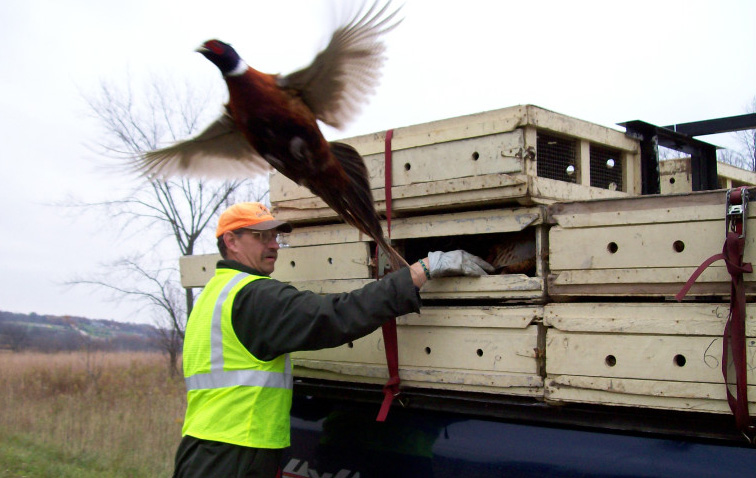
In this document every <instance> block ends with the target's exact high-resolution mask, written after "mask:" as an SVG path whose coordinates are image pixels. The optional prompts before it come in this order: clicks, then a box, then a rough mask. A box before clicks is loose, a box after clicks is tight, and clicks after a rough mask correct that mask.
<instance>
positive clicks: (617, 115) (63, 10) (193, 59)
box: [0, 0, 756, 322]
mask: <svg viewBox="0 0 756 478" xmlns="http://www.w3.org/2000/svg"><path fill="white" fill-rule="evenodd" d="M404 5H405V6H404V9H403V13H404V16H405V20H404V22H403V23H402V25H401V26H400V27H399V28H398V29H397V30H395V31H393V32H391V34H390V36H389V37H388V38H387V43H388V45H389V51H388V55H389V58H388V62H387V64H386V66H385V68H384V76H383V80H382V83H381V86H380V88H379V90H378V91H377V94H376V95H375V96H374V97H372V99H371V101H370V103H369V104H368V105H367V106H366V107H365V108H364V110H363V112H362V114H361V116H360V117H359V118H358V120H357V121H356V122H355V123H353V124H352V125H350V127H349V129H347V130H345V131H343V132H333V131H329V132H328V133H327V136H328V137H329V138H330V139H337V138H340V137H349V136H354V135H357V134H364V133H370V132H375V131H383V130H386V129H388V128H392V127H399V126H407V125H412V124H417V123H423V122H428V121H434V120H438V119H443V118H449V117H454V116H459V115H464V114H471V113H477V112H481V111H487V110H492V109H498V108H504V107H508V106H513V105H517V104H535V105H538V106H541V107H543V108H546V109H550V110H553V111H557V112H559V113H563V114H566V115H569V116H573V117H577V118H580V119H583V120H587V121H591V122H595V123H599V124H602V125H605V126H610V127H616V126H615V124H616V123H618V122H623V121H628V120H635V119H640V120H644V121H647V122H650V123H654V124H658V125H666V124H672V123H683V122H688V121H696V120H703V119H710V118H718V117H723V116H731V115H738V114H743V113H746V112H747V111H746V107H747V105H749V104H750V103H751V101H752V99H753V98H754V96H756V27H754V24H755V22H756V2H754V1H752V0H739V1H736V0H717V1H691V0H686V1H665V0H655V1H633V2H613V1H595V2H588V1H577V0H573V1H537V0H530V1H523V0H518V1H507V0H496V1H494V0H489V1H484V0H465V1H458V0H457V1H444V0H405V2H404ZM338 6H339V2H338V1H337V0H333V1H330V2H319V1H315V0H297V1H294V0H277V1H270V0H265V1H262V0H260V1H258V0H246V1H224V0H214V1H202V2H199V1H189V0H182V1H167V0H131V1H128V2H125V1H109V0H101V1H95V0H89V1H87V0H66V1H57V0H49V1H43V0H3V1H2V2H0V39H1V40H2V45H3V54H2V63H0V73H1V74H0V84H1V85H2V88H0V134H1V135H2V142H1V143H0V144H1V145H2V152H1V153H0V154H1V155H2V173H0V200H1V201H2V208H3V209H2V210H3V212H2V214H1V215H0V310H8V311H12V312H24V313H28V312H36V313H40V314H43V313H44V314H55V315H66V314H69V315H81V316H85V317H90V318H101V319H115V320H123V321H133V322H150V321H151V317H150V316H148V315H147V314H145V313H141V314H139V313H135V312H134V306H133V305H132V304H129V303H122V304H115V303H113V302H112V301H108V300H106V299H107V297H105V296H104V294H102V293H100V292H97V291H96V290H92V289H85V288H81V289H80V288H73V289H71V288H66V287H63V286H62V285H61V284H62V283H63V282H65V281H67V280H70V279H71V278H72V277H75V276H87V275H91V274H95V273H98V272H103V271H105V270H106V269H105V267H104V265H105V264H108V263H110V262H112V261H114V260H115V259H117V258H119V257H121V256H123V255H124V254H125V253H127V252H129V251H130V250H133V249H134V246H143V244H140V243H139V242H138V241H139V240H140V237H139V236H137V237H134V236H131V235H128V234H127V235H124V236H121V234H119V233H118V232H117V231H115V230H113V228H112V227H110V226H109V225H108V223H107V222H106V221H104V220H103V218H102V217H97V216H91V215H87V216H84V217H80V218H78V219H77V218H75V217H74V216H73V215H71V214H70V213H67V212H66V211H65V210H64V209H62V208H61V207H58V206H54V205H53V204H54V203H59V202H61V201H63V200H65V199H66V198H67V197H69V196H75V197H78V198H81V199H84V200H89V201H96V200H100V199H107V198H113V197H114V196H116V195H118V194H119V192H120V191H123V188H124V187H125V185H127V184H129V181H131V179H129V178H127V177H124V176H122V175H119V174H114V173H113V172H112V171H111V172H106V171H103V169H102V168H99V167H98V164H101V160H99V159H98V157H97V155H96V154H94V153H93V152H92V150H91V148H88V147H87V146H88V145H90V146H91V145H92V144H93V143H94V142H96V141H97V139H98V134H100V130H99V128H98V125H97V124H96V123H95V122H94V120H92V119H91V118H90V117H88V115H87V107H86V104H85V103H84V101H83V99H82V95H83V94H87V93H90V92H92V91H93V89H94V88H96V87H97V85H98V84H99V82H101V81H103V80H105V81H110V82H114V83H119V82H121V81H123V80H124V78H125V77H126V76H127V75H131V76H132V78H135V79H136V80H139V79H142V78H148V77H149V76H150V75H154V74H158V75H161V76H165V77H168V78H173V79H174V80H175V81H180V82H184V81H186V79H192V81H196V82H197V84H198V85H215V87H217V91H218V95H219V99H218V111H220V105H221V103H222V102H223V100H224V91H225V89H224V88H225V87H224V85H223V83H222V80H221V78H220V75H219V73H218V71H217V69H216V68H215V66H213V65H212V64H211V63H209V62H208V61H207V60H205V59H204V58H203V57H202V56H201V55H199V54H197V53H195V52H194V49H195V48H196V47H197V46H199V45H200V44H201V43H202V42H203V41H205V40H207V39H209V38H219V39H222V40H224V41H227V42H229V43H232V44H233V45H234V46H235V47H236V49H237V50H238V51H239V53H240V54H241V55H242V57H243V58H245V60H247V62H248V63H249V64H250V65H252V66H253V67H255V68H257V69H258V70H261V71H265V72H269V73H277V72H281V73H288V72H290V71H292V70H294V69H298V68H300V67H302V66H305V65H306V64H308V63H309V62H310V60H311V59H312V58H313V57H314V55H315V54H316V53H317V51H318V50H319V49H320V48H322V47H324V46H325V44H326V43H327V39H328V37H329V36H330V33H331V30H332V27H333V17H334V15H333V14H332V13H333V11H335V10H337V9H338ZM618 129H619V128H618ZM702 139H704V140H706V139H707V138H702ZM723 141H725V140H718V141H712V142H715V143H716V144H721V143H722V142H723ZM207 252H211V251H207Z"/></svg>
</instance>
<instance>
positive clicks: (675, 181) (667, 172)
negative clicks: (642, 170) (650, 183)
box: [659, 157, 756, 194]
mask: <svg viewBox="0 0 756 478" xmlns="http://www.w3.org/2000/svg"><path fill="white" fill-rule="evenodd" d="M717 181H718V182H719V187H720V188H723V189H730V188H736V187H739V186H754V185H756V173H754V172H753V171H746V170H745V169H741V168H737V167H735V166H732V165H730V164H727V163H723V162H721V161H718V162H717ZM659 182H660V186H661V193H662V194H678V193H689V192H692V191H693V172H692V169H691V166H690V158H689V157H688V158H678V159H667V160H664V161H660V162H659Z"/></svg>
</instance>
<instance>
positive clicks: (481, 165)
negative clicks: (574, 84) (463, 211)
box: [270, 105, 638, 223]
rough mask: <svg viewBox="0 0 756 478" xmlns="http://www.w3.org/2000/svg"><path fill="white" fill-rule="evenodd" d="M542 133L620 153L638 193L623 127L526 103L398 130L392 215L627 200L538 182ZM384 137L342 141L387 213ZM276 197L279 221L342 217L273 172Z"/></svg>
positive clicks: (633, 146) (631, 146) (632, 146)
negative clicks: (360, 159) (360, 162)
mask: <svg viewBox="0 0 756 478" xmlns="http://www.w3.org/2000/svg"><path fill="white" fill-rule="evenodd" d="M536 130H542V131H549V132H556V133H560V134H566V135H569V136H572V137H576V138H580V139H581V141H583V142H585V144H586V145H587V144H588V142H590V143H594V144H598V145H603V146H610V147H612V148H615V149H618V150H619V151H621V153H622V157H623V163H624V164H625V169H627V170H628V173H627V175H626V176H627V177H626V178H625V183H626V184H628V185H629V188H628V190H627V191H628V192H629V193H630V194H635V193H636V189H637V188H636V184H635V183H636V181H635V178H636V177H637V176H638V174H637V173H636V171H635V169H638V160H637V151H638V146H637V142H636V141H635V140H632V139H630V138H628V137H626V136H625V135H624V134H623V133H621V132H619V131H616V130H612V129H609V128H606V127H603V126H599V125H595V124H591V123H588V122H585V121H581V120H577V119H575V118H570V117H567V116H564V115H560V114H557V113H554V112H551V111H547V110H544V109H542V108H538V107H536V106H532V105H526V106H517V107H512V108H505V109H502V110H496V111H491V112H486V113H481V114H478V115H470V116H463V117H459V118H451V119H447V120H441V121H437V122H432V123H427V124H421V125H414V126H408V127H404V128H398V129H395V130H394V135H393V140H392V151H393V154H392V156H393V159H392V170H391V174H392V198H393V201H392V211H393V212H394V214H395V215H411V214H418V213H421V212H429V211H436V210H439V209H444V208H446V209H449V208H462V207H466V208H472V207H475V206H477V205H481V204H491V203H493V204H496V203H516V204H522V205H532V204H548V203H550V202H553V201H560V200H568V199H571V200H575V199H588V198H594V197H614V196H623V195H627V193H623V192H619V191H608V190H604V189H600V188H592V187H590V186H588V185H581V184H572V183H565V182H561V181H552V180H541V179H545V178H538V177H537V176H536V169H535V167H534V164H535V159H536V158H535V156H534V153H535V148H536ZM384 140H385V132H381V133H376V134H371V135H365V136H360V137H356V138H348V139H345V140H343V141H344V142H346V143H349V144H351V145H353V146H354V147H355V148H356V149H357V150H358V151H359V152H360V153H361V154H362V155H363V156H364V158H365V162H366V166H367V169H368V173H369V176H370V183H371V188H372V189H373V196H374V199H375V202H376V209H377V210H378V211H379V212H385V191H384V177H385V172H384V171H385V158H384V148H385V145H384ZM586 184H588V183H587V181H586ZM270 197H271V203H272V205H273V208H274V210H275V212H276V214H277V216H280V218H281V219H284V220H287V221H290V222H297V223H299V222H302V223H306V222H320V221H326V220H334V219H337V217H336V215H335V213H333V211H331V210H330V208H328V207H327V206H326V205H325V203H324V202H323V201H321V200H320V199H319V198H317V197H315V196H314V195H313V194H312V193H311V192H310V191H309V190H308V189H306V188H304V187H301V186H298V185H296V184H294V183H293V182H292V181H290V180H289V179H287V178H286V177H284V176H283V175H281V174H275V173H274V174H272V175H271V178H270Z"/></svg>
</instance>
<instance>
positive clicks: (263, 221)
mask: <svg viewBox="0 0 756 478" xmlns="http://www.w3.org/2000/svg"><path fill="white" fill-rule="evenodd" d="M242 228H245V229H254V230H256V231H267V230H270V229H278V230H280V231H281V232H291V224H289V223H288V222H284V221H278V220H276V218H274V217H273V215H272V214H271V213H270V211H269V210H268V208H267V207H265V205H264V204H261V203H259V202H241V203H238V204H234V205H233V206H231V207H230V208H228V209H226V210H225V211H223V213H222V214H221V215H220V218H219V219H218V229H216V230H215V237H220V236H222V235H223V233H224V232H227V231H235V230H236V229H242Z"/></svg>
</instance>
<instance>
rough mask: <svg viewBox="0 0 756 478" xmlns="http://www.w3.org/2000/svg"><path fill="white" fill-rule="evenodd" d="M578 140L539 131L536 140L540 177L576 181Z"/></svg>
mask: <svg viewBox="0 0 756 478" xmlns="http://www.w3.org/2000/svg"><path fill="white" fill-rule="evenodd" d="M576 143H577V142H576V141H575V140H574V139H569V138H561V137H559V136H553V135H550V134H544V133H541V132H539V133H538V137H537V140H536V149H537V152H538V158H537V161H536V164H537V165H538V177H540V178H548V179H556V180H558V181H565V182H568V183H574V182H576V181H577V171H576V167H575V145H576Z"/></svg>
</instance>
